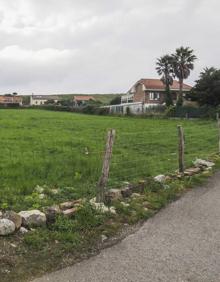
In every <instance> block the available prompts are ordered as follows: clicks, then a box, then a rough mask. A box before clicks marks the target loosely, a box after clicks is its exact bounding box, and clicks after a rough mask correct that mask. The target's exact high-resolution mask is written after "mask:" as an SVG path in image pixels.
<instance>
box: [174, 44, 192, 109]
mask: <svg viewBox="0 0 220 282" xmlns="http://www.w3.org/2000/svg"><path fill="white" fill-rule="evenodd" d="M193 53H194V50H192V49H190V47H180V48H177V49H176V53H174V54H172V65H173V69H174V73H175V76H176V77H177V78H178V79H179V95H178V101H177V103H178V105H182V104H183V81H184V79H187V78H188V77H189V75H190V71H191V70H193V69H194V64H193V63H194V61H195V60H196V59H197V58H196V56H195V55H194V54H193Z"/></svg>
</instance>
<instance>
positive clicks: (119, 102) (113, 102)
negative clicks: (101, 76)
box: [110, 96, 121, 105]
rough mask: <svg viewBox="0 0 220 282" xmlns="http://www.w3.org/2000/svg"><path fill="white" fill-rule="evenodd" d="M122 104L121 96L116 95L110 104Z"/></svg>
mask: <svg viewBox="0 0 220 282" xmlns="http://www.w3.org/2000/svg"><path fill="white" fill-rule="evenodd" d="M119 104H121V96H116V97H114V98H113V99H112V100H111V101H110V105H119Z"/></svg>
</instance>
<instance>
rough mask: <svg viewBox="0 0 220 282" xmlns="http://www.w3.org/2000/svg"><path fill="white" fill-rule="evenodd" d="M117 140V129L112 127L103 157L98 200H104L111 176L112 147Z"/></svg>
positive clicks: (98, 201) (98, 185)
mask: <svg viewBox="0 0 220 282" xmlns="http://www.w3.org/2000/svg"><path fill="white" fill-rule="evenodd" d="M114 140H115V130H114V129H111V130H109V131H108V133H107V141H106V145H105V154H104V158H103V165H102V173H101V177H100V179H99V181H98V184H97V193H96V202H97V203H100V202H104V197H105V188H106V184H107V181H108V176H109V168H110V161H111V157H112V149H113V144H114Z"/></svg>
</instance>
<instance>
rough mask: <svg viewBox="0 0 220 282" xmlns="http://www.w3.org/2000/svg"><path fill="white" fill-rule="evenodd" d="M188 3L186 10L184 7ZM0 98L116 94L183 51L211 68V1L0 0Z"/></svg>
mask: <svg viewBox="0 0 220 282" xmlns="http://www.w3.org/2000/svg"><path fill="white" fill-rule="evenodd" d="M192 2H193V3H192ZM0 4H1V5H0V35H1V41H0V73H1V76H0V93H1V94H4V93H12V92H18V93H19V94H31V93H35V94H44V93H45V94H50V93H123V92H126V91H127V90H128V89H129V88H130V87H131V85H132V84H134V83H135V82H136V81H137V80H138V79H140V78H158V75H157V73H156V71H155V61H156V58H158V57H160V56H161V55H164V54H166V53H172V52H174V51H175V49H176V48H177V47H180V46H182V45H183V46H190V47H191V48H192V49H194V50H195V54H196V56H197V57H198V60H197V61H196V63H195V70H194V71H193V72H192V74H191V76H190V78H189V79H188V80H186V83H189V84H193V83H194V81H195V80H196V79H197V78H198V75H199V73H200V72H201V71H202V69H203V68H204V67H211V66H214V67H219V65H220V57H219V39H218V31H219V26H220V25H219V24H220V18H219V16H218V11H219V9H220V3H219V1H217V0H210V1H207V0H194V1H192V0H191V1H190V0H167V1H164V0H157V1H155V0H136V1H132V0H111V1H106V0H93V1H89V0H81V1H75V0H72V1H71V0H62V1H61V0H60V1H58V0H17V1H13V0H0Z"/></svg>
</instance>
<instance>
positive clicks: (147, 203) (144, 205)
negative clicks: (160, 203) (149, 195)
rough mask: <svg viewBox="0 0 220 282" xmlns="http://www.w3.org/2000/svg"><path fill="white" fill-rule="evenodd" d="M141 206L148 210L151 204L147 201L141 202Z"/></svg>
mask: <svg viewBox="0 0 220 282" xmlns="http://www.w3.org/2000/svg"><path fill="white" fill-rule="evenodd" d="M142 205H143V207H144V208H148V209H150V208H151V206H152V205H151V203H149V202H148V201H145V202H143V203H142Z"/></svg>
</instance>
